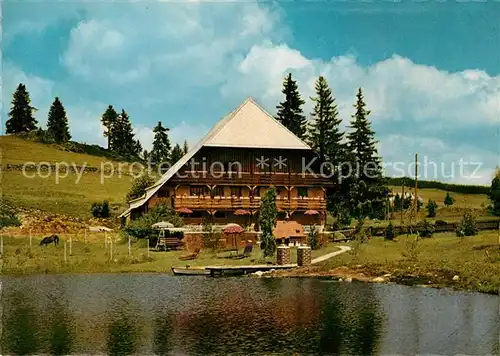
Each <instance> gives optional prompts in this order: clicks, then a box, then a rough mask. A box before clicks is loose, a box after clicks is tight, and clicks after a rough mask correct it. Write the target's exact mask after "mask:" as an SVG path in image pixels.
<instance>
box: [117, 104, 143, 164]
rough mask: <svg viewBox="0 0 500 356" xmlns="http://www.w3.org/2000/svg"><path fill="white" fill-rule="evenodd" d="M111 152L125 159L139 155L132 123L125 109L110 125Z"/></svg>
mask: <svg viewBox="0 0 500 356" xmlns="http://www.w3.org/2000/svg"><path fill="white" fill-rule="evenodd" d="M111 137H112V140H111V143H112V145H111V147H112V152H113V153H115V154H116V155H118V156H121V157H124V158H126V159H132V158H135V157H137V156H138V155H139V152H140V151H139V152H137V150H138V149H139V146H140V143H139V145H138V144H137V143H138V141H137V140H135V137H134V132H133V129H132V124H131V123H130V119H129V116H128V114H127V113H126V112H125V110H122V112H121V114H120V115H119V116H118V118H117V119H116V122H115V123H114V124H113V126H112V135H111Z"/></svg>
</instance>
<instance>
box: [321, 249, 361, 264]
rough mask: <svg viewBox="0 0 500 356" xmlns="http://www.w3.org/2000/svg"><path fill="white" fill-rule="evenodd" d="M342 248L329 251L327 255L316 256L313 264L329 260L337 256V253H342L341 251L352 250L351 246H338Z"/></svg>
mask: <svg viewBox="0 0 500 356" xmlns="http://www.w3.org/2000/svg"><path fill="white" fill-rule="evenodd" d="M338 247H339V248H340V251H335V252H330V253H327V254H326V255H323V256H319V257H316V258H315V259H313V260H312V261H311V264H315V263H319V262H323V261H326V260H328V259H329V258H332V257H335V256H337V255H340V254H341V253H344V252H346V251H350V250H351V248H350V247H349V246H338Z"/></svg>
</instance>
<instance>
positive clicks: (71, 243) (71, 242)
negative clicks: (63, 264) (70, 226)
mask: <svg viewBox="0 0 500 356" xmlns="http://www.w3.org/2000/svg"><path fill="white" fill-rule="evenodd" d="M69 255H70V256H73V238H72V237H71V235H70V236H69Z"/></svg>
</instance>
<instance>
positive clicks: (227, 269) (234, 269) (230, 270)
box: [205, 264, 297, 277]
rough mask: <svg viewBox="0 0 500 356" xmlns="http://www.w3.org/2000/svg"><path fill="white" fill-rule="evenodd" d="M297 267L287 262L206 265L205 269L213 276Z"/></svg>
mask: <svg viewBox="0 0 500 356" xmlns="http://www.w3.org/2000/svg"><path fill="white" fill-rule="evenodd" d="M295 267H297V264H289V265H248V266H207V267H205V270H207V271H209V272H210V276H211V277H215V275H219V276H223V275H224V274H232V275H238V274H248V273H254V272H257V271H262V272H264V271H270V270H272V269H274V270H279V269H291V268H295Z"/></svg>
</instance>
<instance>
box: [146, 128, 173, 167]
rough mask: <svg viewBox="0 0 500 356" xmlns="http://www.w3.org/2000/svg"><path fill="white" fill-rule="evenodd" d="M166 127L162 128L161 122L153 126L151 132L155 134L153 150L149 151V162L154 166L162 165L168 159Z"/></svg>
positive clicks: (168, 144) (169, 146)
mask: <svg viewBox="0 0 500 356" xmlns="http://www.w3.org/2000/svg"><path fill="white" fill-rule="evenodd" d="M169 130H170V129H169V128H168V127H163V126H162V124H161V122H160V121H158V125H156V126H155V128H154V129H153V132H154V134H155V137H154V140H153V149H152V150H151V156H150V157H151V162H152V163H154V164H157V165H159V164H162V163H164V162H168V161H169V159H170V149H171V145H170V140H169V138H168V131H169Z"/></svg>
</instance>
